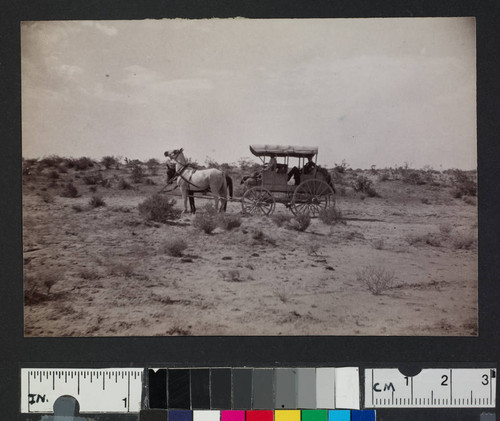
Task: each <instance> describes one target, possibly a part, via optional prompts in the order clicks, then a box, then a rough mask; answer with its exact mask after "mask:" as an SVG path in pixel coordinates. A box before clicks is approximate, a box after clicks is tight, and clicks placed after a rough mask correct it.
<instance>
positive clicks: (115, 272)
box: [107, 263, 134, 278]
mask: <svg viewBox="0 0 500 421" xmlns="http://www.w3.org/2000/svg"><path fill="white" fill-rule="evenodd" d="M107 272H108V275H111V276H125V277H126V278H129V277H131V276H132V275H133V274H134V266H133V265H132V264H130V263H113V264H111V265H110V266H109V267H108V270H107Z"/></svg>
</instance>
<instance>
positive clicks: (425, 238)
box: [405, 233, 441, 247]
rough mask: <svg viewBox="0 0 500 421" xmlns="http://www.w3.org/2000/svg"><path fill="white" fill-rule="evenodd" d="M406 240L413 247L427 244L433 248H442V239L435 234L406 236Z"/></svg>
mask: <svg viewBox="0 0 500 421" xmlns="http://www.w3.org/2000/svg"><path fill="white" fill-rule="evenodd" d="M405 240H406V241H407V243H408V244H410V245H412V246H417V245H425V244H427V245H429V246H432V247H441V239H440V238H439V236H438V235H436V234H433V233H428V234H423V235H408V236H406V238H405Z"/></svg>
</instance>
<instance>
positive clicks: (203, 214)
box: [193, 203, 218, 234]
mask: <svg viewBox="0 0 500 421" xmlns="http://www.w3.org/2000/svg"><path fill="white" fill-rule="evenodd" d="M217 219H218V218H217V211H216V210H215V207H214V205H212V204H211V203H207V204H206V205H205V206H203V208H202V210H201V211H200V212H197V213H196V215H195V217H194V218H193V226H194V227H195V228H196V229H198V230H200V231H203V232H204V233H206V234H210V233H211V232H212V231H213V230H214V229H215V228H217Z"/></svg>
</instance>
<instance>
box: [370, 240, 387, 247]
mask: <svg viewBox="0 0 500 421" xmlns="http://www.w3.org/2000/svg"><path fill="white" fill-rule="evenodd" d="M371 245H372V247H373V248H374V249H375V250H382V249H383V248H384V246H385V242H384V240H383V238H377V239H376V240H373V241H372V242H371Z"/></svg>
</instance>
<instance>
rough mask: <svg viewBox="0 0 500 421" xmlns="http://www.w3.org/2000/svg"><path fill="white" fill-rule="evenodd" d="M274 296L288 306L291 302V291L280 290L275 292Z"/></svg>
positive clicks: (286, 289)
mask: <svg viewBox="0 0 500 421" xmlns="http://www.w3.org/2000/svg"><path fill="white" fill-rule="evenodd" d="M274 295H275V296H276V297H278V298H279V300H280V301H281V302H282V303H284V304H286V303H288V302H290V298H291V297H290V290H289V289H288V288H279V289H275V290H274Z"/></svg>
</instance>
